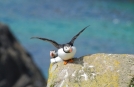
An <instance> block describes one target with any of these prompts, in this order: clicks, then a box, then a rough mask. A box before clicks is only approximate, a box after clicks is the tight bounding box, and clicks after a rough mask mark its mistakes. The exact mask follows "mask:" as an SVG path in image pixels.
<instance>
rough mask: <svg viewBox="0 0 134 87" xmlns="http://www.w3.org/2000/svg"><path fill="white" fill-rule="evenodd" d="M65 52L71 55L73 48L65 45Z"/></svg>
mask: <svg viewBox="0 0 134 87" xmlns="http://www.w3.org/2000/svg"><path fill="white" fill-rule="evenodd" d="M63 51H64V52H65V53H71V52H72V47H71V45H65V46H64V47H63Z"/></svg>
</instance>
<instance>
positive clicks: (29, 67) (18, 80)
mask: <svg viewBox="0 0 134 87" xmlns="http://www.w3.org/2000/svg"><path fill="white" fill-rule="evenodd" d="M45 86H46V80H45V79H44V78H43V75H42V74H41V72H40V71H39V69H38V68H37V67H36V65H35V64H34V62H33V60H32V58H31V56H30V54H29V53H28V52H26V51H25V50H24V49H23V47H22V46H21V45H20V44H19V42H18V41H17V40H16V38H15V37H14V36H13V34H12V33H11V31H10V30H9V28H8V26H6V25H4V24H2V23H0V87H45Z"/></svg>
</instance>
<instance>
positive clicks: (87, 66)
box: [47, 53, 134, 87]
mask: <svg viewBox="0 0 134 87" xmlns="http://www.w3.org/2000/svg"><path fill="white" fill-rule="evenodd" d="M47 87H134V55H129V54H103V53H101V54H92V55H87V56H83V57H81V58H75V59H74V63H68V64H67V65H63V62H59V63H56V64H53V65H52V64H51V65H50V68H49V79H48V83H47Z"/></svg>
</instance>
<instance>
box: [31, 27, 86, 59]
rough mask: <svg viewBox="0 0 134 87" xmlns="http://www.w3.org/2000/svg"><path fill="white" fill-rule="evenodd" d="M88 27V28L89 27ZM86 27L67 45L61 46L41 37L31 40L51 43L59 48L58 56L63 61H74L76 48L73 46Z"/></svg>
mask: <svg viewBox="0 0 134 87" xmlns="http://www.w3.org/2000/svg"><path fill="white" fill-rule="evenodd" d="M87 27H88V26H87ZM87 27H85V28H84V29H82V30H81V31H80V32H79V33H78V34H76V35H75V36H74V37H73V38H72V39H71V41H70V42H68V43H66V44H59V43H57V42H56V41H54V40H51V39H47V38H41V37H32V38H31V39H40V40H44V41H47V42H50V43H51V44H53V45H54V46H55V47H56V48H58V51H57V53H58V56H59V57H60V58H61V59H63V60H69V59H72V58H73V57H74V55H75V53H76V47H75V46H74V45H73V44H74V41H75V40H76V38H77V37H78V36H79V35H80V34H81V33H82V32H83V31H84V30H85V29H86V28H87Z"/></svg>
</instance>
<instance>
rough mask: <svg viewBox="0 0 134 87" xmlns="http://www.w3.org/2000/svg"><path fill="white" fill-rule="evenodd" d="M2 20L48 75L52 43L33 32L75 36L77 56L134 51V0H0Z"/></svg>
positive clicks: (66, 37)
mask: <svg viewBox="0 0 134 87" xmlns="http://www.w3.org/2000/svg"><path fill="white" fill-rule="evenodd" d="M0 22H1V23H4V24H7V25H8V26H9V27H10V29H11V32H12V33H13V34H14V36H15V37H16V38H17V40H18V41H19V43H21V45H22V46H23V47H24V49H25V50H27V51H28V52H29V53H30V54H31V55H32V58H33V60H34V62H35V64H36V65H37V66H38V68H39V69H40V70H41V72H42V73H43V75H44V77H45V78H46V79H47V78H48V69H49V65H50V56H49V52H50V51H51V50H57V49H56V48H55V47H54V46H53V45H52V44H51V43H49V42H46V41H41V40H37V39H30V38H31V37H33V36H38V37H45V38H48V39H52V40H55V41H56V42H58V43H59V44H64V43H67V42H69V41H70V40H71V39H72V38H73V36H74V35H76V34H77V33H78V32H79V31H80V30H82V29H83V28H84V27H86V26H88V25H90V26H89V27H88V28H87V29H86V30H85V31H84V32H83V33H81V34H80V36H79V37H78V38H77V39H76V40H75V42H74V45H75V46H76V48H77V52H76V55H75V57H76V58H79V57H81V56H84V55H89V54H96V53H108V54H134V1H133V0H0Z"/></svg>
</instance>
